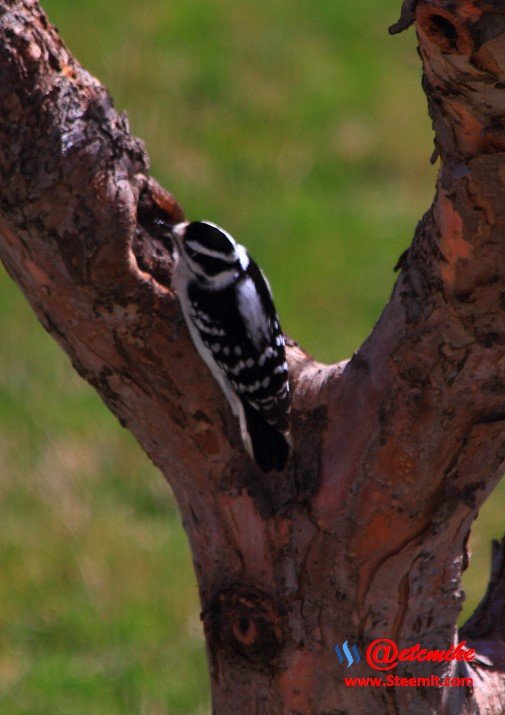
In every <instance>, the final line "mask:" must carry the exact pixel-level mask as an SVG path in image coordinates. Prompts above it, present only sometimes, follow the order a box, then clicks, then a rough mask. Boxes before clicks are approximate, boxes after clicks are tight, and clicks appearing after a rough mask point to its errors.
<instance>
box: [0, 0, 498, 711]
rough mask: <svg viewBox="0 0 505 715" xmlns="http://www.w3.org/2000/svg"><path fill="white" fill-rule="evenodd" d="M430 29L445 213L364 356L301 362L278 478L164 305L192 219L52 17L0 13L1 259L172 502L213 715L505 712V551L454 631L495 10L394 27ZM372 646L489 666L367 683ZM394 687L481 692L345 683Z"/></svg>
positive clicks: (489, 196)
mask: <svg viewBox="0 0 505 715" xmlns="http://www.w3.org/2000/svg"><path fill="white" fill-rule="evenodd" d="M414 20H415V26H416V30H417V33H418V38H419V49H420V56H421V59H422V61H423V67H424V76H423V82H424V88H425V90H426V93H427V97H428V104H429V110H430V114H431V117H432V119H433V124H434V128H435V132H436V147H437V151H438V153H439V154H440V156H441V168H440V172H439V176H438V181H437V190H436V197H435V200H434V203H433V206H432V207H431V209H430V210H429V211H428V212H427V213H426V214H425V216H424V217H423V219H422V220H421V221H420V223H419V225H418V228H417V231H416V235H415V237H414V240H413V243H412V246H411V247H410V249H409V251H408V252H407V253H406V254H404V256H403V257H402V259H401V261H400V264H399V268H400V274H399V278H398V281H397V283H396V286H395V289H394V292H393V295H392V297H391V300H390V301H389V303H388V304H387V306H386V307H385V309H384V312H383V314H382V316H381V318H380V320H379V322H378V323H377V325H376V326H375V328H374V330H373V332H372V334H371V335H370V337H369V338H368V339H367V340H366V341H365V343H364V345H363V346H362V347H361V348H360V349H359V350H358V351H357V352H356V353H355V355H354V356H353V357H352V359H351V360H349V361H348V362H346V363H344V364H339V365H333V366H323V365H321V364H318V363H316V362H314V361H313V360H312V359H311V358H309V357H308V356H307V355H305V354H304V353H303V351H302V350H300V349H299V348H298V347H297V346H296V345H295V344H290V345H289V348H288V355H289V367H290V374H291V384H292V390H293V425H294V427H293V429H294V432H293V439H294V444H295V454H294V458H293V459H292V462H291V464H290V465H289V468H288V469H287V471H286V472H285V473H283V474H279V475H277V474H274V475H272V474H269V475H263V474H261V473H260V472H258V470H257V469H256V468H255V466H254V465H253V464H252V463H251V461H250V460H249V458H248V457H247V456H246V454H245V453H244V450H243V448H242V446H241V442H240V437H239V433H238V428H237V424H236V422H235V420H234V418H233V417H232V415H231V414H230V411H229V409H228V406H227V404H226V402H225V400H224V398H223V396H222V395H221V393H220V390H219V388H218V387H217V386H216V384H215V383H214V382H213V380H212V378H211V377H210V374H208V372H207V370H206V369H204V368H203V366H202V362H201V360H200V358H199V357H198V355H197V354H196V352H195V350H194V348H193V346H192V343H191V341H190V339H189V337H188V334H187V331H186V328H185V327H184V324H183V323H182V321H181V318H180V313H179V309H178V306H177V302H176V300H175V297H174V294H173V292H172V290H171V288H170V272H171V267H172V266H171V261H170V256H169V253H168V251H167V250H166V247H165V246H164V245H163V242H162V240H161V238H160V236H159V234H158V233H157V229H156V223H155V219H156V218H158V217H160V216H162V217H164V218H165V219H167V220H171V221H176V220H180V219H181V217H182V211H181V209H180V207H179V205H178V204H177V202H176V201H175V199H174V198H173V197H172V196H171V195H170V194H169V193H168V192H167V191H165V190H164V189H163V188H161V187H160V186H159V185H158V184H157V183H156V182H155V181H154V180H153V179H152V178H150V177H149V176H148V162H147V157H146V154H145V151H144V147H143V145H142V143H141V142H140V141H139V140H137V139H135V138H133V137H131V136H130V135H129V133H128V126H127V121H126V118H125V117H124V116H122V115H119V114H117V112H116V111H115V110H114V108H113V106H112V102H111V99H110V97H109V95H108V94H107V92H106V90H105V89H104V88H103V87H102V86H101V85H100V84H99V82H98V81H97V80H96V79H94V78H93V77H91V76H90V75H89V74H88V73H87V72H86V71H84V70H83V69H82V67H80V66H79V64H78V63H77V62H76V60H75V59H74V58H73V57H72V56H71V54H70V53H69V51H68V49H67V48H66V47H65V46H64V44H63V43H62V41H61V39H60V38H59V36H58V34H57V32H56V30H55V29H54V28H53V27H52V26H51V25H50V24H49V23H48V22H47V20H46V18H45V15H44V14H43V12H42V10H41V9H40V7H39V5H38V3H37V2H36V0H0V117H1V119H0V146H1V153H0V177H1V184H2V191H1V196H0V256H1V258H2V260H3V262H4V264H5V266H6V267H7V270H8V271H9V273H10V275H11V276H12V277H13V279H14V280H15V281H16V282H17V283H18V284H19V285H20V287H21V289H22V290H23V292H24V293H25V295H26V297H27V299H28V300H29V301H30V304H31V305H32V307H33V309H34V310H35V312H36V314H37V316H38V317H39V319H40V320H41V322H42V323H43V325H44V326H45V328H46V329H47V330H48V331H49V332H50V333H51V334H52V335H53V337H54V338H55V339H56V340H57V341H58V342H59V344H60V345H61V346H62V347H63V349H64V350H66V352H67V353H68V354H69V355H70V357H71V359H72V362H73V365H74V366H75V368H76V370H78V372H79V373H80V374H81V375H82V376H83V377H84V378H85V379H86V380H88V381H89V382H90V383H91V384H92V385H93V386H94V387H95V388H96V390H97V391H98V392H99V394H100V395H101V397H102V398H103V400H104V401H105V403H106V404H107V405H108V407H109V408H110V409H111V410H112V411H113V412H114V414H116V415H117V417H118V419H119V420H120V421H121V423H122V424H123V425H125V426H126V427H127V428H128V429H129V430H131V432H132V433H133V434H134V435H135V437H136V438H137V440H138V441H139V443H140V444H141V446H142V448H143V449H144V450H145V451H146V452H147V454H148V455H149V456H150V457H151V459H152V460H153V461H154V463H155V464H156V465H157V466H158V467H159V468H160V469H161V470H162V472H163V473H164V474H165V476H166V478H167V480H168V481H169V482H170V484H171V486H172V488H173V490H174V493H175V495H176V498H177V500H178V503H179V506H180V509H181V512H182V515H183V520H184V525H185V528H186V531H187V533H188V536H189V539H190V541H191V548H192V551H193V559H194V564H195V569H196V573H197V576H198V582H199V588H200V596H201V602H202V613H203V616H202V617H203V621H204V627H205V633H206V638H207V649H208V658H209V664H210V669H211V680H212V690H213V703H214V711H215V712H216V713H219V714H220V715H226V714H230V715H232V714H233V715H235V713H241V714H244V715H248V714H249V713H251V714H252V713H262V714H267V713H268V714H269V715H270V714H271V715H273V714H277V713H303V714H308V713H311V714H312V713H313V714H318V715H323V714H324V715H330V713H332V714H335V715H336V714H337V713H352V714H353V715H354V714H360V713H363V714H364V715H365V714H366V715H368V714H369V713H390V714H393V713H398V714H399V713H401V714H402V715H403V714H406V713H412V714H415V715H422V714H423V713H475V712H480V713H495V714H498V713H503V712H504V711H505V677H504V670H505V645H504V643H505V568H504V562H505V548H504V544H501V545H497V546H496V548H495V559H494V570H493V575H492V579H491V583H490V586H489V590H488V594H487V596H486V598H485V600H484V601H483V603H482V604H481V606H480V607H479V609H478V611H477V612H476V614H474V616H473V617H472V618H471V619H470V621H469V623H468V624H467V626H466V628H465V630H464V633H463V634H460V635H459V636H458V635H457V634H456V626H455V623H456V619H457V616H458V613H459V611H460V608H461V600H462V594H461V588H460V579H461V571H462V569H463V568H464V567H465V564H466V560H467V555H466V541H467V537H468V533H469V530H470V527H471V524H472V522H473V520H474V518H475V516H476V514H477V510H478V509H479V507H480V506H481V504H482V503H483V502H484V500H485V498H486V497H487V495H488V494H489V492H490V491H491V489H492V488H493V486H494V485H495V484H496V482H497V481H498V479H499V477H500V475H501V473H502V470H503V462H504V459H505V448H504V436H505V351H504V347H503V346H504V342H505V321H504V312H503V310H504V296H503V285H504V268H505V261H504V251H503V240H504V236H505V209H504V207H505V160H504V156H505V154H504V153H503V152H504V150H505V128H504V123H503V117H504V115H505V99H504V97H505V94H504V92H503V87H504V86H505V85H504V81H505V14H504V13H503V7H502V4H501V3H500V2H498V0H484V2H482V0H459V1H458V2H452V1H449V0H432V1H426V2H424V1H423V2H415V0H413V1H412V0H411V1H409V2H407V1H406V2H405V3H404V7H403V9H402V17H401V19H400V21H399V22H398V23H397V25H396V26H395V27H394V28H392V31H399V30H400V29H404V28H405V27H407V26H408V25H409V24H411V23H412V22H413V21H414ZM288 343H289V341H288ZM378 638H381V639H382V638H389V639H392V640H394V641H395V642H396V643H397V644H398V646H399V648H400V649H402V648H407V647H409V646H413V645H415V644H417V643H420V644H421V645H422V646H423V647H426V648H429V649H447V648H448V647H449V645H450V644H452V643H454V642H455V641H457V640H461V639H463V638H465V639H466V641H467V646H471V647H474V648H476V649H477V658H476V659H475V661H473V662H472V663H470V664H464V663H463V662H458V661H452V662H450V661H444V662H428V663H426V662H418V661H415V660H414V661H407V662H403V663H400V664H399V665H398V666H397V667H396V668H395V669H394V670H389V671H387V672H384V673H382V672H377V671H374V670H373V669H372V668H371V667H370V666H369V664H368V663H367V662H366V661H365V659H364V658H363V654H364V652H365V651H366V649H367V646H368V644H369V643H370V642H371V641H373V640H374V639H378ZM344 641H348V644H349V645H350V646H353V645H357V648H358V652H359V653H360V654H361V662H360V663H359V664H354V665H353V666H352V669H347V668H346V665H347V663H345V662H344V663H340V662H339V660H341V658H340V659H339V658H338V657H337V654H336V653H335V650H334V646H335V645H337V644H338V645H339V646H341V647H342V646H343V643H344ZM351 652H352V651H351ZM384 652H385V651H383V653H384ZM354 654H356V651H354ZM388 673H389V674H392V675H397V676H401V677H404V676H405V677H406V676H409V677H410V676H413V677H420V676H425V675H438V676H440V677H445V676H447V675H458V676H462V677H472V678H473V688H465V687H451V688H437V687H392V688H386V687H346V685H345V683H344V676H349V675H352V676H360V675H362V676H381V675H382V676H385V675H387V674H388Z"/></svg>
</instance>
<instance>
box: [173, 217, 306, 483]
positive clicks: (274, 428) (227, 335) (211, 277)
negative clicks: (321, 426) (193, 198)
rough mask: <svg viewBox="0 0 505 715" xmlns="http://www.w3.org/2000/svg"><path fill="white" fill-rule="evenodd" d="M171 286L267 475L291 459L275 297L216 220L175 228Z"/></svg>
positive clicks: (252, 453) (250, 448) (286, 388)
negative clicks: (214, 221)
mask: <svg viewBox="0 0 505 715" xmlns="http://www.w3.org/2000/svg"><path fill="white" fill-rule="evenodd" d="M171 237H172V239H173V244H174V245H173V256H174V262H175V265H174V270H173V275H172V287H173V288H174V290H175V291H176V294H177V298H178V301H179V304H180V307H181V310H182V314H183V316H184V319H185V322H186V325H187V327H188V330H189V334H190V336H191V339H192V341H193V344H194V346H195V348H196V349H197V351H198V353H199V355H200V357H201V358H202V360H203V361H204V363H205V364H206V365H207V367H208V368H209V370H210V372H211V374H212V376H213V377H214V379H215V380H216V382H217V383H218V385H219V386H220V387H221V390H222V391H223V393H224V395H225V397H226V399H227V400H228V403H229V405H230V407H231V409H232V411H233V413H234V415H235V416H236V417H237V418H238V421H239V425H240V433H241V437H242V442H243V444H244V447H245V449H246V450H247V452H248V453H249V455H250V456H251V458H252V459H253V460H254V462H255V463H256V464H257V465H258V466H259V468H260V469H261V470H262V471H263V472H270V471H272V470H276V471H278V472H281V471H283V470H284V469H285V467H286V464H287V462H288V459H289V456H290V453H291V447H292V442H291V436H290V432H291V424H290V417H289V413H290V389H289V375H288V364H287V361H286V351H285V341H284V335H283V333H282V330H281V326H280V323H279V318H278V316H277V311H276V308H275V305H274V301H273V297H272V291H271V289H270V286H269V284H268V281H267V279H266V277H265V275H264V274H263V272H262V270H261V269H260V268H259V266H258V265H257V264H256V263H255V261H254V260H253V259H252V258H251V257H250V256H249V254H248V252H247V250H246V248H245V247H244V246H242V245H241V244H239V243H237V241H236V240H235V239H234V238H233V236H231V235H230V234H229V233H228V232H227V231H226V230H225V229H223V228H221V227H220V226H217V225H216V224H214V223H212V222H210V221H183V222H181V223H177V224H175V225H174V226H172V227H171Z"/></svg>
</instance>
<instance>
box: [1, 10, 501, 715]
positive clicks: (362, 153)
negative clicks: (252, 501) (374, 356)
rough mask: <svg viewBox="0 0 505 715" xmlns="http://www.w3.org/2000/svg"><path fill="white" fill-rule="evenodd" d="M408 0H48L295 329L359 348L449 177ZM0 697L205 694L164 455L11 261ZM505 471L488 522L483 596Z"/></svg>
mask: <svg viewBox="0 0 505 715" xmlns="http://www.w3.org/2000/svg"><path fill="white" fill-rule="evenodd" d="M399 6H400V2H399V0H384V1H383V2H381V3H377V2H376V0H361V1H360V2H342V1H337V0H319V1H317V2H314V0H298V1H297V2H296V3H293V2H292V0H269V2H265V1H264V0H263V1H261V0H260V1H259V2H258V1H256V2H253V1H252V0H190V1H188V0H169V1H168V2H165V1H163V2H162V1H161V0H143V2H142V3H139V2H138V1H137V0H108V2H103V0H102V1H100V2H99V1H98V0H72V2H68V0H45V2H44V7H45V9H46V10H47V12H48V14H49V17H50V19H51V20H52V21H53V22H54V23H55V24H56V25H57V26H58V27H59V29H60V31H61V33H62V35H63V37H64V38H65V39H66V41H67V43H68V44H69V46H70V48H71V49H72V50H73V52H74V53H75V55H76V56H77V58H78V59H79V60H80V61H81V62H82V63H83V64H84V65H85V66H86V67H87V68H88V69H89V70H90V71H91V72H93V73H94V74H95V75H96V76H97V77H99V78H100V79H101V80H102V81H103V82H104V83H105V84H106V85H107V86H108V88H109V90H110V91H111V93H112V95H113V96H114V98H115V102H116V106H117V107H118V108H119V109H120V110H123V109H125V110H126V111H127V112H128V115H129V117H130V123H131V127H132V130H133V132H134V133H135V134H137V135H139V136H141V137H143V138H144V139H145V141H146V143H147V147H148V150H149V153H150V155H151V158H152V171H153V174H154V175H155V176H156V177H157V178H158V179H159V180H160V181H161V182H162V183H163V184H164V185H165V186H167V187H168V188H170V189H171V190H172V191H173V192H174V193H175V195H176V196H177V198H178V199H179V201H180V202H181V203H182V205H183V206H184V207H185V209H186V211H187V213H188V215H189V216H190V217H192V218H202V217H203V218H209V219H212V220H215V221H216V222H218V223H222V224H223V225H225V226H226V227H227V228H228V229H229V230H230V231H231V232H232V233H234V234H236V235H237V237H239V238H240V240H241V241H242V242H244V243H245V244H246V245H247V246H249V247H250V249H251V252H252V254H253V255H254V256H255V257H256V258H257V260H258V261H259V262H260V263H261V265H262V266H264V268H265V269H266V272H267V274H268V276H269V278H270V281H271V283H272V285H273V288H274V292H275V296H276V300H277V303H278V307H279V311H280V314H281V317H282V319H283V326H284V328H285V330H286V331H287V332H288V333H290V334H291V335H292V336H293V337H295V338H296V339H298V340H299V341H300V342H301V344H302V345H303V346H304V347H305V348H306V349H308V350H309V352H311V353H312V354H313V355H314V356H315V357H317V358H319V359H320V360H325V361H334V360H339V359H343V358H345V357H347V356H349V355H350V354H351V353H352V351H353V350H354V349H356V347H357V346H358V345H359V344H360V342H361V341H362V340H363V339H364V338H365V337H366V335H367V334H368V333H369V331H370V330H371V328H372V326H373V324H374V322H375V321H376V319H377V318H378V316H379V313H380V311H381V308H382V307H383V305H384V303H385V301H387V299H388V296H389V294H390V291H391V288H392V285H393V281H394V274H393V270H392V269H393V266H394V264H395V262H396V259H397V258H398V256H399V255H400V253H401V252H402V250H403V249H404V248H405V247H406V246H407V245H408V244H409V242H410V240H411V237H412V235H413V232H414V228H415V225H416V222H417V220H418V219H419V218H420V216H421V215H422V213H423V211H424V210H425V209H426V208H427V207H428V205H429V203H430V202H431V198H432V195H433V186H434V178H435V171H436V169H435V168H434V167H431V166H430V165H429V162H428V158H429V156H430V154H431V151H432V146H433V145H432V138H431V129H430V123H429V120H428V117H427V112H426V106H425V100H424V96H423V94H422V92H421V88H420V67H419V61H418V58H417V54H416V51H415V38H414V34H413V31H412V30H411V31H410V32H409V33H405V34H403V35H401V36H399V37H395V38H390V37H389V36H388V34H387V27H388V25H389V24H391V23H392V22H393V21H395V20H396V19H397V16H398V13H399ZM0 292H1V303H0V305H1V310H0V329H1V334H2V335H3V336H4V339H3V344H2V349H1V351H0V470H1V474H0V476H1V479H0V524H1V528H0V713H6V714H7V715H18V714H21V713H23V714H27V715H28V714H29V715H39V714H40V715H42V714H44V715H45V714H51V715H54V714H56V713H65V715H73V714H79V715H81V714H82V715H84V714H88V713H92V714H93V715H101V714H102V713H103V714H107V715H116V714H118V715H119V714H125V715H129V714H131V713H141V714H142V715H165V714H166V713H170V714H171V713H176V714H179V713H181V714H185V713H188V714H191V715H205V714H206V713H208V712H209V698H208V680H207V674H206V663H205V655H204V646H203V640H202V632H201V625H200V622H199V605H198V599H197V594H196V587H195V580H194V577H193V573H192V568H191V558H190V554H189V551H188V547H187V544H186V539H185V535H184V532H183V530H182V527H181V523H180V518H179V515H178V512H177V508H176V506H175V504H174V501H173V499H172V496H171V494H170V491H169V489H168V487H167V486H166V484H165V483H164V481H163V480H162V477H161V476H160V474H159V473H158V472H157V471H156V470H155V469H154V468H153V467H152V466H151V465H150V463H149V462H148V460H147V458H146V457H145V456H144V455H143V454H142V453H141V451H140V449H139V448H138V447H137V445H136V443H135V442H134V441H133V439H132V438H131V437H130V436H129V434H128V433H126V432H125V431H124V430H121V428H120V427H119V425H118V424H117V423H116V421H115V419H114V418H113V417H112V416H111V415H110V414H109V413H108V412H107V410H106V409H105V407H104V406H103V405H102V403H101V402H100V400H99V399H98V397H97V396H96V395H95V394H94V392H93V391H92V390H91V388H89V387H88V386H87V385H86V384H85V383H84V382H82V381H81V380H80V379H79V378H78V377H77V375H76V374H75V373H74V372H73V370H72V368H71V366H70V364H69V361H68V359H67V358H66V356H65V355H64V354H63V353H62V352H61V351H60V350H59V349H58V348H57V347H56V345H55V344H53V342H52V341H51V339H50V338H49V337H48V336H47V335H46V334H45V333H44V332H43V330H42V328H41V327H40V326H39V325H38V323H37V322H36V320H35V318H34V317H33V315H32V314H31V312H30V309H29V308H28V306H27V304H26V303H25V301H24V299H23V297H22V296H21V294H20V293H19V291H18V289H17V288H16V287H15V286H14V285H13V284H12V283H11V282H10V280H9V279H8V278H7V277H6V275H5V274H4V273H3V271H2V273H1V275H0ZM504 499H505V490H504V489H503V488H502V490H501V493H498V492H496V493H495V494H494V496H493V498H492V499H491V500H490V502H489V503H488V504H487V505H486V508H485V510H483V511H485V514H484V513H483V516H482V517H481V518H480V519H479V522H478V527H477V529H476V531H475V534H474V536H473V540H472V544H473V550H474V553H475V557H474V563H473V566H472V568H471V570H470V572H469V573H468V575H467V578H466V584H465V587H466V590H467V593H468V595H469V598H468V601H467V610H468V609H471V608H472V607H473V606H474V604H475V602H476V600H478V598H479V597H480V595H481V593H482V591H483V588H484V585H485V583H486V582H487V572H488V555H489V541H490V539H491V537H492V536H501V529H502V516H501V515H502V514H503V504H504Z"/></svg>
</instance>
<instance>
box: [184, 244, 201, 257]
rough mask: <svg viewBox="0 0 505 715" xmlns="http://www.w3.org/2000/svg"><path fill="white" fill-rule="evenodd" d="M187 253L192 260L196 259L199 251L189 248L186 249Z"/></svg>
mask: <svg viewBox="0 0 505 715" xmlns="http://www.w3.org/2000/svg"><path fill="white" fill-rule="evenodd" d="M186 253H187V254H188V256H189V257H190V258H196V257H197V256H198V251H195V249H194V248H187V247H186Z"/></svg>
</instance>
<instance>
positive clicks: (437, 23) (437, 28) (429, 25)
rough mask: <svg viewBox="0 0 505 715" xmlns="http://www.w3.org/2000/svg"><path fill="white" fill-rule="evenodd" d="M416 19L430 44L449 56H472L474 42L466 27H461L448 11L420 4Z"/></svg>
mask: <svg viewBox="0 0 505 715" xmlns="http://www.w3.org/2000/svg"><path fill="white" fill-rule="evenodd" d="M416 19H417V22H418V25H419V28H420V30H421V31H422V33H424V34H425V35H426V37H427V38H428V39H429V41H430V42H433V44H435V45H437V46H438V47H439V48H440V49H441V50H442V52H446V53H448V54H461V55H471V54H472V52H473V49H474V41H473V39H472V36H471V35H470V33H469V31H468V29H467V28H466V26H465V25H460V24H459V23H458V22H457V21H456V20H455V19H454V18H453V17H452V15H451V14H450V12H448V9H443V8H437V9H436V10H434V9H433V7H432V5H431V3H430V4H429V5H428V4H427V3H424V2H420V3H419V4H418V5H417V9H416Z"/></svg>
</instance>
